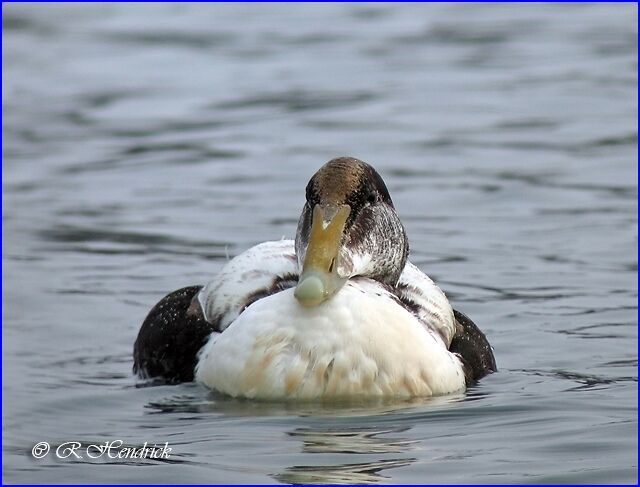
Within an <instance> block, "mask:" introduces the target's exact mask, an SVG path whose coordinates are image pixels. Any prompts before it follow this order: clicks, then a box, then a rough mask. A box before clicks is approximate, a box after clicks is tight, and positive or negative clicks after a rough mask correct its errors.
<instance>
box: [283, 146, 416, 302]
mask: <svg viewBox="0 0 640 487" xmlns="http://www.w3.org/2000/svg"><path fill="white" fill-rule="evenodd" d="M306 198H307V201H306V203H305V205H304V207H303V208H302V214H301V215H300V221H299V222H298V230H297V233H296V255H297V257H298V264H299V265H300V268H301V269H302V270H301V272H300V278H299V280H298V285H297V286H296V289H295V297H296V299H297V300H298V301H299V302H300V303H301V304H302V305H304V306H317V305H319V304H320V303H322V302H324V301H326V300H327V299H329V298H331V297H332V296H333V295H335V294H336V293H337V292H338V291H340V289H341V288H342V286H344V284H345V283H346V282H347V280H348V279H349V278H351V277H355V276H363V277H368V278H371V279H375V280H377V281H379V282H382V283H384V284H389V285H392V286H395V285H396V284H397V282H398V279H399V278H400V274H401V273H402V270H403V269H404V266H405V264H406V262H407V255H408V253H409V241H408V240H407V235H406V233H405V231H404V227H403V226H402V223H401V222H400V219H399V218H398V215H397V214H396V211H395V209H394V207H393V202H392V201H391V197H390V196H389V191H387V187H386V186H385V184H384V181H383V180H382V178H381V177H380V175H379V174H378V173H377V172H376V170H375V169H374V168H373V167H371V166H370V165H369V164H367V163H365V162H363V161H360V160H358V159H355V158H353V157H339V158H336V159H332V160H331V161H329V162H327V163H326V164H325V165H324V166H322V167H321V168H320V169H319V170H318V172H316V173H315V174H314V175H313V177H312V178H311V180H310V181H309V184H307V190H306Z"/></svg>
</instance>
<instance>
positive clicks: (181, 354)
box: [133, 286, 215, 383]
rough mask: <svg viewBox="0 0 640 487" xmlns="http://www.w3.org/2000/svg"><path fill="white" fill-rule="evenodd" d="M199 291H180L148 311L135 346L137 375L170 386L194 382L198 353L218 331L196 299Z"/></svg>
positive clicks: (134, 354) (183, 289)
mask: <svg viewBox="0 0 640 487" xmlns="http://www.w3.org/2000/svg"><path fill="white" fill-rule="evenodd" d="M200 289H202V286H190V287H185V288H182V289H178V290H177V291H174V292H172V293H170V294H167V295H166V296H165V297H164V298H162V299H161V300H160V301H159V302H158V304H156V305H155V306H154V307H153V308H152V309H151V311H149V314H148V315H147V317H146V319H145V320H144V323H142V327H141V328H140V331H139V332H138V338H137V339H136V342H135V344H134V346H133V372H134V373H136V374H138V375H139V376H141V377H158V378H161V379H164V380H165V381H166V382H169V383H178V382H189V381H192V380H193V374H194V368H195V366H196V358H197V354H198V351H199V350H200V349H201V348H202V346H203V345H204V344H205V343H206V341H207V339H208V338H209V336H210V335H211V333H212V332H213V331H215V328H214V326H213V325H212V324H211V323H208V322H207V321H206V320H205V319H204V315H203V314H202V311H201V308H200V305H199V303H198V301H197V300H196V299H194V298H195V296H196V294H197V293H198V291H200ZM192 304H193V306H192Z"/></svg>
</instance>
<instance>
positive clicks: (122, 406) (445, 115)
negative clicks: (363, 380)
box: [2, 4, 638, 483]
mask: <svg viewBox="0 0 640 487" xmlns="http://www.w3.org/2000/svg"><path fill="white" fill-rule="evenodd" d="M2 23H3V31H4V33H3V68H4V69H3V91H2V102H3V136H4V140H3V166H2V167H3V170H2V175H3V186H2V189H3V200H2V201H3V227H2V231H3V242H4V245H3V254H2V262H3V274H2V279H3V295H2V301H3V314H2V318H3V323H4V327H3V448H4V450H3V480H4V481H5V482H73V481H81V480H91V481H95V482H145V483H154V482H262V483H294V482H360V483H392V482H393V483H396V482H427V483H430V482H437V483H456V482H462V483H465V482H467V483H476V482H478V483H486V482H636V481H637V376H638V373H637V358H638V355H637V269H638V268H637V252H636V249H637V182H636V181H637V152H636V149H637V109H636V108H637V76H636V72H637V67H638V66H637V47H636V46H637V6H636V5H634V4H626V5H613V4H609V5H598V4H586V5H585V4H582V5H576V4H562V5H539V4H537V5H536V4H520V5H518V6H517V7H516V6H513V5H504V4H502V5H501V4H492V5H469V4H464V5H456V4H449V5H443V4H438V5H416V4H411V5H393V6H392V5H385V4H375V5H374V4H371V5H366V4H346V5H344V4H343V5H336V4H322V5H321V4H301V5H277V4H270V5H251V6H247V5H239V4H234V5H204V4H197V5H173V4H164V5H140V4H138V5H118V4H107V5H105V4H90V5H45V4H38V5H20V4H10V5H3V17H2ZM337 155H353V156H356V157H359V158H361V159H364V160H366V161H368V162H370V163H372V164H373V165H374V166H375V167H376V168H377V169H378V170H379V171H380V172H381V173H382V175H383V177H384V178H385V180H386V182H387V184H388V186H389V189H390V191H391V194H392V196H393V198H394V201H395V203H396V207H397V209H398V212H399V215H400V217H401V219H402V220H403V222H404V223H405V226H406V228H407V232H408V234H409V238H410V241H411V246H412V254H411V258H412V260H413V262H415V263H416V264H418V265H419V266H420V267H421V268H422V269H423V270H424V271H426V272H427V273H428V274H430V275H431V276H432V277H433V278H434V279H435V280H437V282H438V283H439V284H440V285H441V287H442V288H443V289H444V290H445V291H446V292H447V293H448V295H449V296H450V298H451V299H452V301H453V302H454V304H455V306H456V307H457V308H458V309H460V310H462V311H464V312H465V313H467V314H468V315H469V316H471V317H472V318H473V319H474V320H475V321H476V322H477V323H478V324H480V326H481V327H482V329H483V330H484V331H485V332H486V334H487V335H488V337H489V339H490V341H491V343H492V344H493V346H494V348H495V355H496V359H497V362H498V366H499V368H500V371H499V373H497V374H494V375H492V376H490V377H487V378H486V379H484V380H483V381H482V382H481V383H480V384H479V385H478V386H476V387H473V388H472V389H470V390H469V391H467V393H465V394H460V395H455V396H451V397H445V398H437V399H431V400H416V401H409V402H400V403H398V402H393V401H386V402H380V403H373V404H371V403H368V404H367V403H362V404H312V403H310V404H297V405H295V404H285V403H280V404H260V403H253V402H247V401H236V400H230V399H227V398H224V397H220V396H215V395H212V394H210V393H209V392H207V391H206V390H204V389H203V388H202V387H200V386H198V385H195V384H183V385H179V386H157V387H139V386H140V385H141V384H139V383H137V381H136V380H135V378H134V377H133V376H132V374H131V365H132V358H131V351H132V345H133V341H134V339H135V337H136V334H137V331H138V328H139V326H140V323H141V322H142V320H143V319H144V317H145V315H146V313H147V312H148V310H149V309H150V307H151V306H152V305H153V304H154V303H155V302H156V301H157V300H158V299H159V298H160V297H162V296H163V295H164V294H165V293H167V292H169V291H171V290H174V289H177V288H179V287H181V286H185V285H190V284H196V283H204V282H206V281H207V280H208V279H209V278H211V277H212V276H213V275H214V274H215V272H216V271H217V270H218V269H219V268H220V267H221V266H222V265H223V264H224V262H226V260H227V257H228V256H233V255H236V254H238V253H239V252H241V251H243V250H244V249H246V248H247V247H249V246H251V245H253V244H255V243H257V242H261V241H264V240H268V239H277V238H280V237H282V236H289V237H291V236H293V234H294V229H295V224H296V221H297V217H298V214H299V211H300V208H301V206H302V202H303V197H304V191H303V189H304V185H305V184H306V181H307V180H308V178H309V177H310V176H311V174H312V173H313V172H314V171H315V170H316V169H317V168H318V167H319V166H320V165H321V164H323V163H324V162H325V161H326V160H328V159H330V158H332V157H334V156H337ZM118 439H119V440H122V441H123V442H125V444H127V445H132V446H137V445H142V444H143V443H144V442H145V441H147V442H149V443H153V442H157V443H164V442H168V443H169V445H170V447H172V448H173V450H172V453H173V454H172V456H171V459H170V460H168V461H167V460H128V461H124V460H120V461H115V460H111V461H107V460H105V459H98V460H89V459H87V458H84V459H74V460H71V459H67V460H56V459H53V458H52V455H49V456H48V457H47V458H45V459H43V460H39V461H37V460H34V459H33V458H31V455H30V452H31V448H32V447H33V446H34V445H35V444H36V443H38V442H40V441H47V442H50V443H51V444H52V445H54V446H56V445H58V444H60V443H62V442H65V441H80V442H83V443H84V444H89V443H104V442H105V441H110V440H118ZM106 465H109V468H104V467H105V466H106Z"/></svg>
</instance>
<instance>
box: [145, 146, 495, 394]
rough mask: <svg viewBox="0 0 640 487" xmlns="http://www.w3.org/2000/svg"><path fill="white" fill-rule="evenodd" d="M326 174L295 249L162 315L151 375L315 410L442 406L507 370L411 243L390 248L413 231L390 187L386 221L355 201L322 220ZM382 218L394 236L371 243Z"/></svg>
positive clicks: (153, 327) (228, 269)
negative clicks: (322, 406) (403, 399)
mask: <svg viewBox="0 0 640 487" xmlns="http://www.w3.org/2000/svg"><path fill="white" fill-rule="evenodd" d="M343 159H344V158H343ZM343 159H341V160H339V161H342V160H343ZM334 161H335V160H334ZM334 161H331V162H330V163H328V164H327V166H329V165H331V164H332V163H334ZM352 161H356V162H355V163H354V164H356V163H357V164H359V165H364V163H361V161H357V160H355V159H348V160H347V162H349V163H351V162H352ZM327 166H325V167H327ZM338 166H339V167H338V169H339V170H340V169H341V168H343V166H344V163H343V164H342V165H340V164H338ZM364 166H365V170H368V168H370V166H368V165H364ZM323 169H324V168H323ZM358 169H362V168H361V167H360V166H358ZM371 170H372V168H371ZM321 171H322V170H321ZM321 171H319V173H318V174H321ZM373 173H374V174H375V176H377V173H375V171H373ZM318 174H317V175H316V176H314V179H312V181H311V182H310V185H309V186H308V188H307V192H308V195H307V196H308V203H307V205H306V206H305V209H303V214H302V216H301V219H300V224H299V226H298V235H297V237H296V241H295V242H294V241H293V240H282V241H277V242H265V243H263V244H260V245H257V246H255V247H253V248H251V249H249V250H247V251H246V252H244V253H242V254H240V255H239V256H237V257H236V258H234V259H232V260H231V261H230V262H229V263H227V265H225V266H224V267H223V269H222V270H221V271H220V273H219V274H218V275H217V276H216V277H215V278H214V279H213V280H212V281H211V282H210V283H209V284H207V285H206V286H204V287H202V288H200V287H191V288H185V289H181V290H179V291H176V292H174V293H172V294H170V295H168V296H167V297H166V298H165V299H164V300H163V301H161V302H160V303H159V304H158V305H156V307H155V308H154V309H153V310H152V311H151V312H150V313H149V316H148V317H147V319H146V320H145V323H143V326H142V328H141V330H140V334H139V336H138V340H137V341H136V345H135V347H134V359H135V364H134V369H135V370H136V371H137V372H138V373H139V374H141V375H145V376H160V377H164V378H165V379H167V380H169V381H173V382H180V381H184V380H192V379H193V378H195V379H196V380H197V381H198V382H201V383H202V384H204V385H206V386H208V387H211V388H212V389H215V390H218V391H220V392H223V393H226V394H229V395H232V396H238V397H248V398H265V399H267V398H268V399H274V398H299V399H310V398H327V397H348V396H431V395H440V394H446V393H450V392H454V391H459V390H462V389H464V388H465V385H466V384H468V383H469V382H471V381H473V380H476V379H478V378H480V377H481V376H483V375H486V374H487V373H489V372H491V371H493V370H495V361H494V359H493V354H492V352H491V348H490V346H489V344H488V342H487V341H486V338H485V337H484V335H483V334H482V332H480V331H479V330H478V329H477V327H476V326H475V324H473V322H471V321H470V320H469V319H468V318H466V317H465V316H464V315H462V314H460V313H458V312H456V311H454V310H453V309H452V307H451V304H450V303H449V301H448V300H447V298H446V297H445V295H444V293H442V291H441V290H440V289H439V288H438V287H437V286H436V285H435V284H434V283H433V281H432V280H431V279H429V278H428V277H427V276H426V275H425V274H423V273H422V272H421V271H420V270H419V269H418V268H417V267H415V266H414V265H413V264H411V263H410V262H408V261H407V258H406V255H407V253H408V246H407V245H406V237H404V238H403V239H402V241H401V242H400V244H398V245H396V246H393V245H386V244H385V240H384V239H385V238H387V237H388V236H389V235H392V236H395V242H390V243H391V244H393V243H398V238H399V237H398V236H400V237H402V236H404V229H403V228H402V226H401V224H399V221H398V223H397V224H396V222H395V221H391V217H387V215H388V214H391V212H390V211H389V210H388V209H389V208H391V209H392V208H393V206H392V204H391V202H390V198H388V193H386V188H385V187H384V183H382V180H381V179H380V180H379V181H377V180H376V181H375V182H374V183H375V185H379V184H382V189H380V194H381V195H382V196H381V204H380V206H381V208H380V210H376V208H375V207H374V208H372V211H371V212H369V213H367V212H366V211H368V209H369V207H370V205H369V204H364V205H362V208H358V206H357V205H358V202H357V201H356V202H355V203H354V201H353V200H348V201H349V203H350V204H349V205H343V207H342V208H347V209H346V210H345V211H342V210H341V209H340V208H341V207H340V206H339V205H331V204H332V203H334V201H333V200H332V201H330V203H331V204H330V205H327V206H328V207H329V210H322V211H326V212H328V213H329V218H328V219H327V218H326V217H325V218H324V219H322V218H321V217H322V214H321V213H319V212H318V210H316V209H315V206H318V207H322V208H324V206H323V204H322V203H318V202H315V205H312V204H311V203H313V202H311V203H310V202H309V200H312V199H313V195H312V197H311V198H310V197H309V187H311V186H312V183H314V180H315V184H318V182H317V179H318ZM333 175H334V173H330V175H329V176H333ZM343 176H344V174H343ZM326 177H327V176H326V175H325V179H326ZM377 177H378V178H379V176H377ZM342 179H345V178H344V177H343V178H342ZM329 180H330V181H338V180H332V179H331V177H329ZM320 181H321V183H322V178H320ZM350 184H354V183H350ZM331 186H332V188H331V189H332V191H333V193H334V194H333V195H331V194H330V198H333V199H334V200H338V203H339V202H340V194H341V193H340V191H338V192H337V193H336V190H335V185H331ZM338 189H339V188H338ZM358 191H359V192H361V193H362V192H363V191H362V187H361V186H358ZM343 193H345V194H351V193H349V192H348V191H346V190H345V191H343ZM336 194H337V195H338V196H336ZM385 194H386V196H385ZM365 197H367V195H366V194H365ZM369 198H370V196H369ZM383 199H388V204H387V203H385V202H384V201H382V200H383ZM319 200H321V198H319ZM344 201H347V199H346V197H345V200H344ZM374 204H375V203H371V205H374ZM354 208H355V211H354ZM363 208H364V210H363ZM311 209H313V210H314V211H313V218H312V217H311ZM365 210H366V211H365ZM341 212H342V213H341ZM363 212H364V217H363V216H362V213H363ZM376 212H377V213H376ZM385 212H386V213H385ZM354 213H355V217H354ZM392 213H393V215H395V212H394V211H393V212H392ZM376 214H382V215H383V217H384V218H383V219H386V220H385V223H386V227H382V228H379V229H378V235H375V233H374V237H372V238H371V239H370V241H368V240H367V235H366V234H365V235H364V236H363V235H362V234H361V233H358V231H360V232H362V229H363V228H366V227H365V225H364V223H368V222H370V221H371V220H372V218H373V217H372V216H371V215H376ZM336 221H339V223H335V222H336ZM394 225H396V226H394ZM398 225H399V226H398ZM354 228H355V229H356V230H353V229H354ZM349 231H351V232H352V233H351V234H350V236H348V237H345V236H343V234H342V232H344V233H348V232H349ZM385 235H386V237H385ZM345 242H346V245H345ZM340 245H341V246H340ZM385 245H386V247H387V248H386V250H385ZM403 245H404V246H403ZM327 248H328V249H329V250H327ZM384 252H386V255H387V256H391V258H390V259H389V260H388V261H385V260H383V259H381V258H380V256H381V254H384ZM383 257H384V255H383Z"/></svg>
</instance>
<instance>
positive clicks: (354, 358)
mask: <svg viewBox="0 0 640 487" xmlns="http://www.w3.org/2000/svg"><path fill="white" fill-rule="evenodd" d="M447 345H448V343H447V344H446V345H445V343H444V342H443V338H442V334H441V333H438V332H437V331H431V330H428V329H427V328H425V326H423V324H421V322H420V321H419V320H417V319H416V317H415V316H414V315H413V314H412V313H410V312H409V311H407V310H406V309H405V308H404V307H403V306H401V305H400V304H398V302H397V300H396V299H395V298H394V297H393V296H391V295H390V294H389V293H387V292H386V291H385V290H384V289H382V288H381V287H379V286H377V285H376V284H375V283H373V282H370V281H367V280H362V281H356V282H351V281H350V282H349V283H347V285H345V287H344V288H343V289H342V290H341V291H340V292H339V293H338V294H337V295H336V296H334V297H333V298H332V299H330V300H328V301H327V302H325V303H323V304H321V305H320V306H317V307H314V308H304V307H302V306H300V305H299V303H298V302H297V301H296V299H295V298H294V296H293V289H287V290H285V291H282V292H279V293H277V294H273V295H271V296H268V297H266V298H264V299H260V300H258V301H256V302H255V303H253V304H252V305H250V306H249V307H248V308H247V309H246V310H245V311H243V312H242V313H241V314H240V315H239V316H238V318H237V319H235V320H234V321H233V322H232V323H231V324H230V325H229V326H228V327H227V328H226V329H225V330H224V332H223V333H220V334H216V335H215V336H212V338H211V339H210V341H209V343H208V344H207V345H206V346H205V347H204V348H203V350H202V352H201V354H200V359H199V362H198V365H197V367H196V380H198V381H199V382H201V383H203V384H205V385H207V386H209V387H211V388H213V389H216V390H218V391H221V392H224V393H227V394H230V395H232V396H242V397H249V398H264V399H269V398H284V397H287V398H301V399H307V398H321V397H327V398H328V397H341V396H355V395H363V396H383V395H384V396H431V395H440V394H446V393H450V392H454V391H457V390H462V389H464V387H465V380H464V373H463V370H462V365H461V363H460V361H459V360H458V358H457V357H456V356H455V355H454V354H452V353H450V352H449V351H448V350H447Z"/></svg>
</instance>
